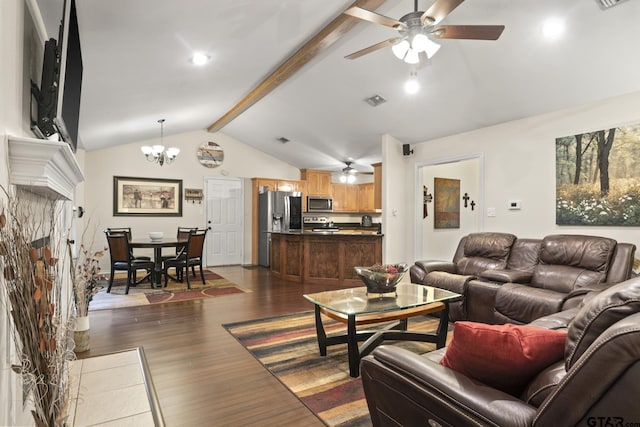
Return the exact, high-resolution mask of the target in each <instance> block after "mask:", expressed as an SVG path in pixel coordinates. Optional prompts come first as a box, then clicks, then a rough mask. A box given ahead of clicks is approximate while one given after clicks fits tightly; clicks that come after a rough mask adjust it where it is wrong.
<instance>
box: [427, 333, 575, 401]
mask: <svg viewBox="0 0 640 427" xmlns="http://www.w3.org/2000/svg"><path fill="white" fill-rule="evenodd" d="M566 337H567V333H566V332H565V331H554V330H549V329H543V328H536V327H532V326H522V325H512V324H506V325H487V324H484V323H475V322H456V324H455V326H454V329H453V339H452V340H451V343H450V344H449V346H448V347H447V350H446V352H445V355H444V357H443V358H442V360H441V361H440V364H442V365H443V366H446V367H448V368H451V369H453V370H455V371H458V372H460V373H463V374H465V375H467V376H469V377H471V378H474V379H476V380H477V381H480V382H482V383H483V384H486V385H489V386H491V387H493V388H496V389H499V390H502V391H504V392H506V393H509V394H511V395H514V396H517V395H519V394H520V393H521V392H522V391H523V389H524V388H525V387H526V386H527V384H528V383H529V382H530V381H531V380H532V379H533V377H534V376H536V375H537V374H538V373H539V372H540V371H541V370H543V369H544V368H546V367H548V366H549V365H550V364H552V363H553V362H556V361H558V360H560V359H561V358H562V355H563V350H564V346H565V341H566Z"/></svg>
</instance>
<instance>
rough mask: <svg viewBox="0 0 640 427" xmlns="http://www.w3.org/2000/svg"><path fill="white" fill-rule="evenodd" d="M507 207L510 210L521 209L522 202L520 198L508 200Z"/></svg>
mask: <svg viewBox="0 0 640 427" xmlns="http://www.w3.org/2000/svg"><path fill="white" fill-rule="evenodd" d="M509 209H510V210H518V209H522V202H521V201H520V200H509Z"/></svg>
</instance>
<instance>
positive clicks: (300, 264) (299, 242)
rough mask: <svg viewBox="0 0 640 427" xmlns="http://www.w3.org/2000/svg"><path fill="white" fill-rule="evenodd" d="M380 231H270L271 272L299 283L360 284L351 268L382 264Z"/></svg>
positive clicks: (347, 285) (350, 285) (349, 285)
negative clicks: (378, 232) (376, 232)
mask: <svg viewBox="0 0 640 427" xmlns="http://www.w3.org/2000/svg"><path fill="white" fill-rule="evenodd" d="M382 237H383V235H382V234H375V233H371V232H364V231H363V232H359V231H352V232H339V233H334V232H306V231H305V232H288V233H271V262H270V264H271V273H272V274H273V275H274V276H276V277H279V278H281V279H285V280H290V281H294V282H299V283H320V284H321V283H327V284H336V283H338V284H344V286H345V287H346V288H348V287H353V286H357V285H360V284H362V281H361V280H360V278H359V277H358V276H357V275H356V272H355V270H354V269H353V267H356V266H370V265H373V264H376V263H382Z"/></svg>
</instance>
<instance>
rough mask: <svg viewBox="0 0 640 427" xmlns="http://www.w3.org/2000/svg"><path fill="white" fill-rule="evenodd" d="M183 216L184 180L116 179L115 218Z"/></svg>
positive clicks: (115, 177)
mask: <svg viewBox="0 0 640 427" xmlns="http://www.w3.org/2000/svg"><path fill="white" fill-rule="evenodd" d="M130 215H133V216H182V180H181V179H157V178H133V177H129V176H114V177H113V216H130Z"/></svg>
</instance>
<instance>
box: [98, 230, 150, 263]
mask: <svg viewBox="0 0 640 427" xmlns="http://www.w3.org/2000/svg"><path fill="white" fill-rule="evenodd" d="M107 232H109V233H115V234H117V233H123V234H126V235H127V240H128V241H129V242H131V227H110V228H107ZM129 250H130V255H131V258H133V259H136V260H144V261H148V260H150V259H151V257H150V256H146V255H134V254H133V248H129Z"/></svg>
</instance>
